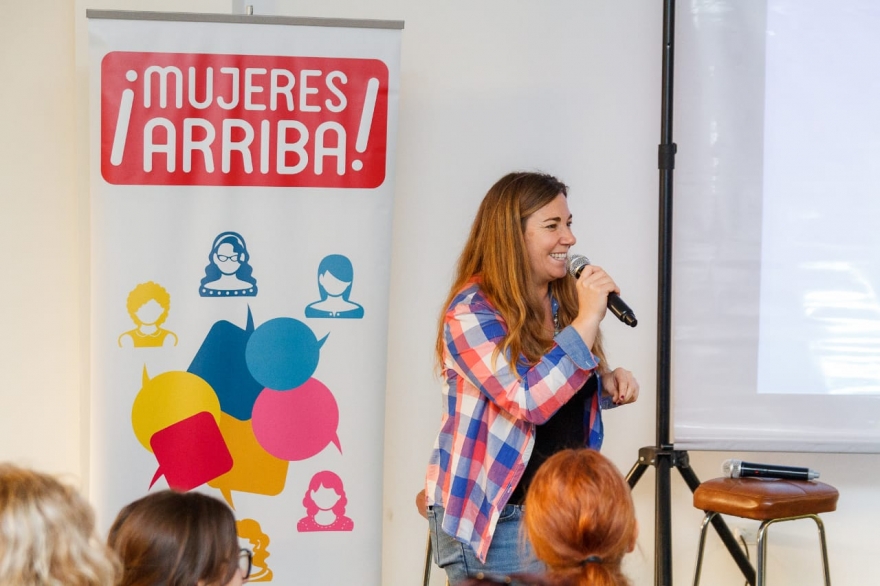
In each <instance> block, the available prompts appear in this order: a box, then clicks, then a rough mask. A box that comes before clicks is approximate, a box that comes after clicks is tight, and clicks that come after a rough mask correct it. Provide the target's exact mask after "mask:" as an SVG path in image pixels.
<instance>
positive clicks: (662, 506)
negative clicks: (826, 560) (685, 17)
mask: <svg viewBox="0 0 880 586" xmlns="http://www.w3.org/2000/svg"><path fill="white" fill-rule="evenodd" d="M674 38H675V0H664V6H663V73H662V77H663V80H662V81H663V88H662V98H661V123H660V146H659V150H658V167H659V169H660V214H659V216H660V225H659V232H660V234H659V251H658V263H657V266H658V286H657V289H658V302H657V443H656V445H654V446H648V447H644V448H641V449H640V450H639V459H638V461H637V462H636V463H635V464H634V465H633V467H632V469H631V470H630V471H629V474H627V477H626V480H627V482H628V483H629V485H630V488H632V487H634V486H635V485H636V483H637V482H638V481H639V479H640V478H641V477H642V475H643V474H644V473H645V470H646V469H647V468H648V466H654V468H655V469H656V493H655V495H654V498H655V500H654V507H655V513H654V584H655V586H672V501H671V498H672V493H671V491H670V470H671V469H672V467H675V468H676V469H677V470H678V471H679V473H680V474H681V476H682V478H684V481H685V483H687V485H688V487H689V488H690V489H691V492H693V491H694V490H696V489H697V487H698V486H699V485H700V480H699V479H698V478H697V476H696V474H694V472H693V470H692V469H691V468H690V465H689V463H688V454H687V452H686V451H683V450H676V449H675V446H674V445H673V444H672V443H671V442H670V441H669V429H670V427H669V426H670V419H669V413H670V400H669V388H670V347H671V344H670V340H671V337H672V336H671V332H672V328H671V314H672V302H671V298H672V295H671V291H672V170H673V169H674V168H675V152H676V145H675V143H674V142H672V78H673V75H672V72H673V62H674ZM712 525H713V526H714V527H715V530H716V531H717V532H718V535H719V536H720V537H721V541H722V542H724V545H725V546H726V547H727V549H728V551H729V552H730V554H731V555H732V556H733V559H734V561H735V562H736V564H737V565H738V566H739V568H740V570H741V571H742V573H743V575H744V576H745V578H746V580H747V581H748V583H749V584H751V585H752V586H754V584H755V569H754V568H753V567H752V565H751V563H749V560H748V559H747V558H746V556H745V553H744V552H743V550H742V548H740V546H739V544H738V543H737V542H736V539H735V538H734V536H733V534H732V533H731V532H730V529H729V528H728V527H727V524H726V523H725V522H724V520H723V519H722V518H721V516H720V515H716V516H715V517H714V518H713V519H712Z"/></svg>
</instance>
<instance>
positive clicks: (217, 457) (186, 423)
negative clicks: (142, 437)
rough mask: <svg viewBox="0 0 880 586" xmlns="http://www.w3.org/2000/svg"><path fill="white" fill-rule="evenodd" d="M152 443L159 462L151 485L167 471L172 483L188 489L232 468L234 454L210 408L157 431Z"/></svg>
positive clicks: (168, 478)
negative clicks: (208, 410)
mask: <svg viewBox="0 0 880 586" xmlns="http://www.w3.org/2000/svg"><path fill="white" fill-rule="evenodd" d="M150 447H151V448H153V454H155V456H156V460H157V461H158V462H159V469H158V470H156V474H154V475H153V480H152V482H150V488H153V484H155V483H156V481H157V480H158V479H159V477H160V476H162V475H163V474H164V475H165V480H166V481H167V482H168V486H169V487H171V488H172V489H174V490H178V491H181V492H186V491H188V490H192V489H194V488H196V487H197V486H201V485H202V484H204V483H206V482H208V481H209V480H213V479H215V478H217V477H218V476H220V475H222V474H225V473H227V472H229V471H230V470H231V469H232V464H233V462H232V456H231V455H230V453H229V449H228V448H227V447H226V442H225V441H224V440H223V435H222V434H221V433H220V428H219V427H218V426H217V422H216V421H215V420H214V416H213V415H211V414H210V413H208V412H207V411H202V412H201V413H196V414H195V415H193V416H191V417H187V418H186V419H184V420H182V421H179V422H178V423H175V424H173V425H170V426H168V427H166V428H165V429H162V430H160V431H157V432H156V433H154V434H153V436H152V437H151V438H150Z"/></svg>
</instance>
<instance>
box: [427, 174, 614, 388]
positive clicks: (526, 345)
mask: <svg viewBox="0 0 880 586" xmlns="http://www.w3.org/2000/svg"><path fill="white" fill-rule="evenodd" d="M560 194H562V195H563V196H565V197H568V187H567V186H566V185H565V184H564V183H562V182H561V181H559V180H558V179H557V178H555V177H553V176H551V175H547V174H544V173H532V172H515V173H509V174H507V175H505V176H504V177H502V178H501V179H499V180H498V181H497V182H496V183H495V185H493V186H492V187H491V188H490V189H489V191H488V193H486V196H485V197H484V198H483V201H482V203H481V204H480V208H479V209H478V210H477V215H476V217H475V218H474V223H473V225H472V226H471V231H470V234H469V236H468V239H467V241H466V242H465V245H464V248H463V249H462V252H461V256H460V257H459V259H458V266H457V269H456V274H455V278H454V279H453V282H452V287H451V288H450V290H449V294H448V295H447V296H446V302H445V303H444V304H443V309H442V311H441V314H440V320H439V325H438V332H437V342H436V356H437V364H438V367H439V368H440V369H442V368H443V354H444V351H445V348H446V341H445V336H444V330H445V321H446V313H447V311H448V309H449V304H450V303H452V300H453V298H455V296H456V295H457V294H458V293H459V292H460V291H461V289H462V288H463V287H464V286H465V285H466V284H467V283H468V281H470V280H471V279H473V278H474V277H476V276H479V278H480V289H481V290H482V292H483V295H485V296H486V298H487V299H488V300H489V301H490V302H491V303H492V305H493V306H495V308H496V309H497V310H498V313H500V314H501V317H502V318H503V319H504V323H505V324H506V326H507V335H506V336H505V338H504V340H503V341H502V343H501V344H500V345H499V348H498V352H500V353H503V354H505V355H507V356H509V357H510V358H509V362H510V365H511V367H513V368H514V370H515V367H516V364H517V362H518V361H520V360H521V357H525V360H526V362H527V363H529V364H534V363H536V362H537V361H538V360H539V359H540V358H541V356H543V355H544V354H545V353H546V352H547V351H548V350H550V348H551V347H552V346H553V337H552V336H551V335H550V334H549V333H548V332H547V331H546V328H545V327H544V309H543V306H542V305H541V300H540V299H536V298H535V295H534V293H533V291H534V288H533V287H532V286H531V278H532V269H531V266H530V265H529V259H528V254H527V252H526V244H525V236H524V232H525V225H526V220H528V219H529V217H530V216H531V215H532V214H534V213H535V212H537V211H538V210H540V209H541V208H542V207H544V206H545V205H547V204H549V203H550V202H552V201H553V200H554V199H556V198H557V197H558V196H559V195H560ZM550 292H551V294H552V295H553V297H554V298H555V299H556V301H557V302H558V304H559V311H558V313H557V319H558V323H559V327H565V326H567V325H569V324H570V323H571V322H572V320H573V319H574V318H575V317H576V316H577V311H578V300H577V291H576V289H575V280H574V278H573V277H570V276H567V275H566V276H565V277H563V278H562V279H558V280H556V281H553V282H552V283H550ZM592 352H593V354H595V355H596V356H597V357H598V358H599V361H600V371H602V372H604V370H605V355H604V352H603V351H602V342H601V336H599V335H597V337H596V342H595V344H594V345H593V348H592Z"/></svg>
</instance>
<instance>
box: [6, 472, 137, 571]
mask: <svg viewBox="0 0 880 586" xmlns="http://www.w3.org/2000/svg"><path fill="white" fill-rule="evenodd" d="M118 573H119V563H118V562H117V561H116V558H115V556H113V554H112V553H111V552H110V551H109V550H108V549H107V547H106V546H105V545H103V543H102V542H101V541H100V539H99V538H98V536H97V534H96V532H95V516H94V512H93V511H92V508H91V507H90V506H89V504H88V502H86V500H85V499H84V498H83V497H82V496H80V495H79V493H77V491H76V490H75V489H73V488H72V487H69V486H65V485H63V484H61V483H60V482H59V481H58V480H56V479H55V478H53V477H51V476H49V475H46V474H42V473H40V472H35V471H32V470H26V469H23V468H19V467H17V466H13V465H11V464H0V584H15V585H16V586H113V584H114V583H115V581H116V577H117V575H118Z"/></svg>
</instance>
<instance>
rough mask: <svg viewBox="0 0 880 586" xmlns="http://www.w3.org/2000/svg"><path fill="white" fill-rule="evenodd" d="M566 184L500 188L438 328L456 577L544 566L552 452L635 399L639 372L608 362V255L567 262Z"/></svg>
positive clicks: (435, 495) (431, 495) (448, 542)
mask: <svg viewBox="0 0 880 586" xmlns="http://www.w3.org/2000/svg"><path fill="white" fill-rule="evenodd" d="M567 191H568V190H567V187H566V186H565V184H563V183H562V182H560V181H559V180H558V179H556V178H554V177H551V176H549V175H545V174H540V173H525V172H523V173H511V174H508V175H506V176H504V177H502V178H501V179H500V180H499V181H498V182H497V183H495V185H493V186H492V188H491V189H489V192H488V193H487V194H486V196H485V198H484V199H483V202H482V203H481V204H480V208H479V210H478V211H477V215H476V218H474V223H473V226H472V227H471V231H470V235H469V236H468V239H467V242H466V243H465V245H464V249H463V250H462V253H461V256H460V258H459V261H458V268H457V271H456V275H455V279H454V282H453V284H452V286H451V288H450V291H449V295H448V297H447V300H446V303H445V304H444V310H443V313H442V315H441V318H440V323H439V327H438V333H437V346H436V354H437V361H438V364H439V369H440V372H441V375H442V379H443V383H444V384H443V414H442V417H441V422H440V432H439V434H438V437H437V440H436V442H435V444H434V450H433V452H432V454H431V459H430V462H429V466H428V473H427V482H426V499H427V505H428V519H429V522H430V524H431V531H432V542H433V550H434V552H435V553H434V555H435V560H434V561H435V562H436V563H437V565H438V566H440V567H441V568H443V569H444V570H445V571H446V574H447V577H448V578H449V581H450V583H451V584H453V585H455V584H457V583H459V582H461V581H463V580H464V579H466V578H468V577H477V576H482V575H489V576H492V575H509V574H514V573H524V572H530V573H541V572H542V571H543V569H544V568H543V565H542V564H541V563H540V562H539V561H537V559H536V558H535V556H534V554H533V553H532V550H531V547H530V546H529V544H528V543H525V544H524V543H523V542H522V539H521V536H522V533H523V532H521V530H520V529H521V519H522V512H523V511H522V503H523V501H524V499H525V494H526V489H527V488H528V484H529V480H530V479H531V477H532V476H533V475H534V473H535V472H536V471H537V469H538V467H539V466H540V465H541V463H542V462H543V461H544V460H546V459H547V458H549V457H550V456H551V455H553V454H554V453H556V452H558V451H560V450H563V449H566V448H578V447H579V448H583V447H585V446H586V447H590V448H593V449H596V450H598V449H599V448H600V446H601V445H602V418H601V417H602V414H601V409H602V408H603V407H611V406H614V405H622V404H625V403H631V402H633V401H635V400H636V399H637V398H638V394H639V386H638V383H637V382H636V380H635V378H634V377H633V375H632V373H630V372H629V371H627V370H624V369H622V368H618V369H615V370H611V369H609V367H608V366H607V362H606V360H605V356H604V354H603V352H602V343H601V336H600V332H599V324H600V322H601V321H602V319H603V318H604V316H605V311H606V306H607V298H608V294H609V293H611V292H615V293H619V290H618V288H617V285H616V284H615V283H614V281H613V280H612V279H611V277H609V276H608V274H607V273H606V272H605V271H604V270H602V269H601V268H600V267H597V266H593V265H588V266H586V267H585V268H584V269H583V271H582V272H581V274H580V276H579V277H578V278H577V279H575V278H574V277H572V276H570V275H569V274H568V270H567V259H568V253H569V250H570V249H571V247H572V246H574V244H575V242H576V239H575V237H574V235H573V234H572V231H571V223H572V217H571V213H570V212H569V209H568V201H567Z"/></svg>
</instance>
